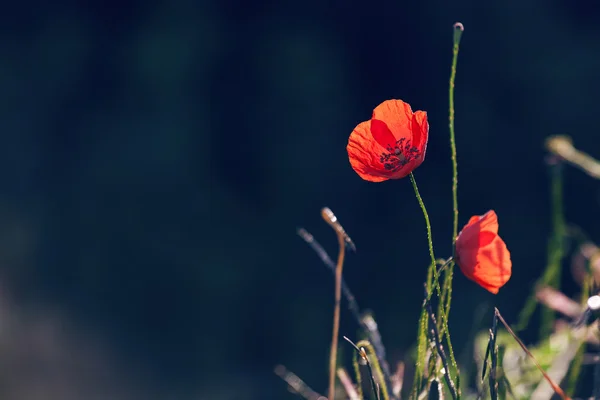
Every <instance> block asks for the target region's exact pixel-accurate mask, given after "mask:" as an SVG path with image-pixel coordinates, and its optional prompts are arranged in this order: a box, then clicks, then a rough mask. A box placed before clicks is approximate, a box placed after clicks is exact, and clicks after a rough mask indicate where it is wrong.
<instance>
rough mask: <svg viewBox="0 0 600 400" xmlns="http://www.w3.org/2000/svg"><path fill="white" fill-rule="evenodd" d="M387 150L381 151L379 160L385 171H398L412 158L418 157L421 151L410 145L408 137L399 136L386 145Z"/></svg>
mask: <svg viewBox="0 0 600 400" xmlns="http://www.w3.org/2000/svg"><path fill="white" fill-rule="evenodd" d="M386 150H387V152H383V153H381V155H380V156H379V161H380V162H381V163H382V164H383V167H384V168H385V169H386V171H390V172H398V171H399V170H400V169H401V168H402V167H404V166H405V165H406V164H408V163H409V162H410V161H412V160H416V159H419V158H420V157H421V152H420V151H419V149H417V148H416V147H414V146H412V145H411V143H410V139H409V140H406V138H400V139H398V140H397V141H396V143H394V145H393V146H392V145H389V144H388V145H387V146H386Z"/></svg>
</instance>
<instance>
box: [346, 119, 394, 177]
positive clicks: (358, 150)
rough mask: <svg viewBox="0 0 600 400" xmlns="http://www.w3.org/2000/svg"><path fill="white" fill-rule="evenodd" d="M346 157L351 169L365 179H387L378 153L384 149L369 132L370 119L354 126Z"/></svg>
mask: <svg viewBox="0 0 600 400" xmlns="http://www.w3.org/2000/svg"><path fill="white" fill-rule="evenodd" d="M346 150H348V158H349V159H350V165H352V169H353V170H354V171H355V172H356V173H357V174H358V176H360V177H361V178H363V179H364V180H366V181H370V182H383V181H386V180H388V179H389V173H388V176H386V175H385V170H384V169H383V165H382V164H381V162H379V155H380V154H381V152H383V151H385V149H384V148H382V147H381V146H380V145H379V144H378V143H377V142H376V141H375V140H374V139H373V135H372V134H371V121H365V122H361V123H360V124H358V125H357V126H356V128H354V130H353V131H352V133H351V134H350V138H349V139H348V146H347V147H346Z"/></svg>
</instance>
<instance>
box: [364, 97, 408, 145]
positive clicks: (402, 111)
mask: <svg viewBox="0 0 600 400" xmlns="http://www.w3.org/2000/svg"><path fill="white" fill-rule="evenodd" d="M371 119H373V120H379V121H383V122H385V124H386V125H387V128H388V130H389V131H390V132H391V133H392V135H393V136H394V138H395V140H394V142H395V141H396V140H398V139H401V138H406V139H412V135H413V130H412V120H413V112H412V109H411V108H410V105H409V104H408V103H405V102H403V101H402V100H386V101H384V102H383V103H381V104H380V105H378V106H377V107H376V108H375V109H374V110H373V117H371ZM376 140H377V139H376Z"/></svg>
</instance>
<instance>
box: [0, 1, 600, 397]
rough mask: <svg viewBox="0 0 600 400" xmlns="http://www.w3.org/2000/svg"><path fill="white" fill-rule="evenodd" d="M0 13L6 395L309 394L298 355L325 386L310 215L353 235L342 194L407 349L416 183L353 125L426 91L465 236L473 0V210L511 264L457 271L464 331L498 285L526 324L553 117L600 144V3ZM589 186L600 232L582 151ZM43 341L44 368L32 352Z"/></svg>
mask: <svg viewBox="0 0 600 400" xmlns="http://www.w3.org/2000/svg"><path fill="white" fill-rule="evenodd" d="M0 20H1V23H0V31H1V32H2V35H1V47H0V48H1V49H2V51H1V56H0V93H1V95H0V99H2V104H3V106H2V107H0V132H1V134H0V135H1V136H0V137H1V139H2V141H1V143H0V182H2V185H1V193H0V194H1V195H0V221H1V223H0V239H1V240H0V265H1V269H0V277H1V284H2V290H1V291H0V295H1V298H2V299H3V300H2V303H0V304H2V308H1V309H0V311H2V313H1V314H0V327H4V329H0V340H3V341H2V342H0V345H1V346H2V348H3V349H4V350H0V355H2V356H1V357H0V358H2V359H3V361H2V364H1V365H0V375H3V376H2V377H0V381H2V382H4V383H2V384H3V385H4V386H3V387H4V388H5V389H6V390H5V395H4V396H3V397H4V398H7V399H32V400H35V399H37V398H40V399H42V398H43V399H48V398H57V399H59V398H60V399H83V398H85V399H94V398H113V399H116V398H123V399H137V398H157V399H159V398H160V399H175V398H177V399H242V400H244V399H249V400H250V399H259V398H260V399H269V398H273V399H275V398H278V399H279V398H280V399H285V398H290V399H291V398H293V397H292V395H291V394H289V393H287V391H286V385H285V384H284V383H283V382H281V381H280V380H279V379H278V378H277V377H276V376H275V375H274V374H273V372H272V370H273V367H274V365H276V364H278V363H283V364H285V365H286V366H287V367H288V368H290V369H291V370H293V371H294V372H296V373H297V374H298V375H300V376H301V377H302V378H304V379H305V380H306V381H307V382H308V383H310V384H311V386H313V387H314V388H315V389H317V390H319V391H323V388H324V387H325V385H326V379H327V359H328V347H329V340H330V331H331V315H332V305H333V280H332V279H331V275H330V273H329V271H327V270H326V269H325V268H324V267H323V266H322V265H321V264H320V262H319V260H318V259H317V257H316V256H315V254H314V253H313V252H312V251H311V250H310V249H309V248H308V246H306V244H304V243H303V242H302V241H301V240H300V239H299V238H298V237H297V236H296V233H295V230H296V228H297V227H298V226H303V227H305V228H306V229H308V230H309V231H310V232H312V233H313V234H314V235H315V237H316V238H317V239H318V240H320V242H321V243H322V244H323V245H324V246H325V247H326V248H327V250H328V251H329V252H330V253H331V254H332V256H335V254H336V252H337V248H336V241H335V236H334V234H333V231H332V230H331V229H330V228H329V227H328V226H327V225H326V224H325V223H324V222H323V221H322V220H321V217H320V215H319V210H320V208H321V207H323V206H329V207H331V208H332V210H333V211H334V212H335V213H336V214H337V216H338V217H339V219H340V220H341V222H342V223H343V225H344V227H345V228H346V230H347V231H348V233H349V234H350V235H351V236H352V238H353V240H354V241H355V243H356V245H357V247H358V251H357V253H356V254H355V255H349V256H348V259H347V263H346V269H345V271H346V279H347V281H348V283H349V284H350V286H351V287H352V289H353V291H354V292H355V295H356V296H357V298H358V300H359V303H360V304H361V306H362V307H364V308H369V309H372V310H374V312H375V315H376V317H377V320H378V322H379V326H380V330H381V333H382V335H383V338H384V340H385V342H386V344H387V348H388V352H389V353H390V359H391V360H392V361H397V360H398V359H400V358H401V357H404V356H407V351H408V350H409V348H410V346H411V344H412V343H413V340H414V338H415V334H416V322H417V319H418V313H419V310H420V307H421V296H422V289H421V283H422V282H423V280H424V277H425V269H426V266H427V263H428V260H429V258H428V253H427V241H426V235H425V227H424V223H423V219H422V215H421V213H420V210H419V208H418V205H417V202H416V200H415V198H414V195H413V193H412V189H411V185H410V182H409V181H408V180H400V181H393V182H385V183H380V184H373V183H368V182H364V181H362V180H361V179H360V178H359V177H358V176H357V175H356V174H355V173H354V172H353V171H352V169H351V168H350V165H349V163H348V159H347V154H346V150H345V146H346V143H347V139H348V136H349V134H350V132H351V131H352V129H353V128H354V126H355V125H356V124H357V123H359V122H361V121H363V120H366V119H368V118H369V117H370V115H371V111H372V109H373V108H374V107H375V106H377V105H378V104H379V103H380V102H382V101H383V100H386V99H389V98H400V99H403V100H405V101H407V102H409V103H410V104H411V105H412V106H413V109H414V110H425V111H427V112H428V115H429V121H430V126H431V130H430V141H429V146H428V151H427V157H426V161H425V162H424V163H423V165H422V166H421V167H419V169H418V170H416V178H417V180H418V183H419V186H420V189H421V194H422V195H423V197H424V200H425V203H426V204H427V206H428V209H429V213H430V217H431V220H432V225H433V236H434V245H435V248H436V252H437V256H438V257H447V256H449V255H450V254H451V246H450V244H451V232H452V205H451V164H450V151H449V145H448V129H447V114H448V111H447V108H448V89H447V87H448V84H447V81H448V77H449V72H450V61H451V46H452V25H453V23H454V22H456V21H461V22H462V23H463V24H464V26H465V29H466V30H465V33H464V35H463V41H462V45H461V54H460V58H459V63H458V76H457V81H456V84H457V87H456V113H457V114H456V129H457V144H458V157H459V159H458V162H459V176H460V178H459V190H460V192H459V204H460V211H461V215H460V224H461V226H462V225H463V224H464V223H465V222H466V221H467V220H468V218H469V217H470V216H471V215H473V214H482V213H484V212H485V211H487V210H488V209H492V208H493V209H495V210H496V211H497V213H498V215H499V220H500V224H501V227H500V233H501V235H502V236H503V238H504V239H505V241H506V242H507V243H508V246H509V249H510V250H511V252H512V259H513V270H514V272H513V278H512V280H511V281H510V282H509V283H508V284H507V285H506V286H505V287H504V288H503V289H502V290H501V292H500V294H499V295H497V296H493V295H491V294H489V293H487V292H486V291H484V290H483V289H481V288H480V287H478V286H477V285H475V284H474V283H472V282H470V281H468V280H467V279H466V278H464V277H463V276H462V275H460V274H457V275H456V279H455V290H454V303H453V304H454V305H453V313H452V315H451V328H452V332H453V336H454V338H455V339H454V341H455V346H456V347H455V349H457V351H463V350H464V349H467V348H468V347H469V346H471V344H470V343H469V342H468V340H469V333H470V332H471V331H472V328H473V321H474V318H473V316H474V313H475V311H476V308H477V306H478V305H480V304H487V305H489V306H490V307H492V306H494V305H495V306H498V307H500V308H501V310H503V314H504V315H505V317H506V318H507V319H508V320H512V321H514V320H515V319H516V316H517V314H518V311H519V310H520V308H521V307H522V305H523V303H524V300H525V298H526V296H527V295H528V293H529V291H530V289H531V286H532V284H533V282H534V281H535V279H536V278H537V277H538V275H539V274H540V272H541V271H542V269H543V268H544V266H545V257H546V243H547V237H548V234H549V229H550V209H549V185H548V173H547V167H546V166H545V164H544V156H545V153H544V149H543V142H544V138H545V137H546V136H548V135H552V134H568V135H571V136H572V137H573V140H574V142H575V145H576V146H577V147H579V148H582V149H584V150H587V151H588V152H590V153H591V154H592V155H595V156H600V151H598V145H599V144H600V140H599V139H598V137H599V136H598V128H597V125H596V122H597V119H596V118H597V114H598V107H599V106H598V99H599V98H598V93H600V73H599V71H600V22H599V21H600V3H598V2H596V1H591V0H588V1H567V0H555V1H548V0H520V1H508V2H489V3H485V2H481V1H475V0H461V1H452V2H449V1H442V0H438V1H426V2H421V1H411V2H408V1H402V0H394V1H380V2H367V1H341V0H329V1H317V0H306V1H287V0H283V1H279V2H275V1H260V2H252V1H241V0H222V1H208V0H200V1H192V0H169V1H143V2H142V1H123V2H117V1H105V2H98V1H88V2H75V1H59V2H43V1H36V2H34V3H18V2H11V3H8V2H6V3H5V4H4V7H3V12H2V13H1V16H0ZM566 188H567V192H568V195H567V198H566V207H567V218H568V219H569V221H570V222H572V223H575V224H577V225H579V226H581V228H582V229H584V230H585V231H586V232H587V233H588V234H589V235H590V237H591V238H592V239H600V228H599V225H598V223H597V221H598V218H599V217H600V210H599V207H598V202H599V201H600V191H599V188H598V185H597V183H596V182H595V181H592V180H591V179H590V178H589V177H587V176H585V175H584V174H583V173H580V172H579V171H576V170H572V169H569V170H567V173H566ZM564 285H565V287H566V288H567V289H566V290H567V293H569V287H570V286H569V285H571V287H572V286H573V285H572V284H571V283H570V282H569V280H568V279H566V280H565V283H564ZM571 289H572V288H571ZM488 311H489V310H488ZM490 315H491V314H490ZM487 318H488V317H487V316H486V321H485V322H487V321H488V320H487ZM490 318H491V317H490ZM342 319H343V321H342V332H341V333H342V334H347V335H349V336H354V335H355V334H356V326H355V325H354V324H353V322H352V320H351V319H350V318H349V315H348V314H347V313H346V312H344V313H343V314H342ZM48 338H52V339H48ZM32 343H33V344H32ZM40 343H41V344H40ZM19 346H21V347H22V348H23V349H24V350H22V351H21V350H18V349H19V348H20V347H19ZM36 346H41V347H40V348H38V347H36ZM55 348H58V350H56V349H55ZM40 349H43V351H42V350H40ZM3 352H4V353H3ZM7 352H8V353H7ZM11 352H13V353H16V354H15V355H14V357H13V358H12V359H11V358H9V357H8V356H5V354H12V353H11ZM23 352H26V353H27V354H29V356H31V357H33V358H34V359H35V357H41V356H40V353H43V352H47V353H48V354H47V357H46V356H44V357H46V358H44V360H45V361H44V363H46V364H47V365H46V364H44V363H42V362H41V361H39V360H38V361H32V362H30V363H29V364H27V363H26V364H27V365H24V366H19V367H17V364H16V363H17V360H20V361H19V362H20V363H25V362H24V361H23V360H24V357H23V354H24V353H23ZM43 354H46V353H43ZM53 357H55V358H53ZM56 360H60V361H56ZM18 365H20V364H18ZM41 365H45V367H43V368H42V367H41ZM11 374H13V375H15V378H14V379H13V378H10V379H9V377H11V376H13V375H11ZM52 374H58V375H57V376H58V377H55V376H54V375H52ZM82 374H84V375H85V376H86V377H87V378H86V379H87V380H86V379H83V378H82V377H81V375H82ZM17 376H18V377H20V379H21V380H20V381H19V379H18V378H17ZM49 376H52V377H53V378H51V379H50V378H48V377H49ZM58 381H60V382H62V386H60V387H58V386H57V387H55V386H52V385H58V383H57V382H58ZM88 381H89V383H85V382H88ZM16 382H21V386H18V384H17V383H16ZM76 382H77V384H78V385H80V386H81V387H80V388H79V389H73V388H71V386H73V385H75V383H76ZM82 382H84V383H82ZM34 383H35V384H34ZM13 386H14V388H13ZM34 386H35V388H36V390H37V392H31V393H30V392H27V390H29V391H32V390H33V389H32V388H33V387H34ZM7 388H10V389H7ZM100 388H102V390H105V391H106V394H105V395H104V396H103V395H100V394H98V393H100V392H99V391H100ZM11 390H12V392H11ZM19 390H21V391H19ZM23 390H25V392H23ZM60 390H63V392H60ZM23 393H27V394H23ZM32 393H33V394H32ZM36 393H37V394H36ZM58 393H63V394H62V395H59V394H58ZM103 393H104V392H103ZM51 395H54V396H55V397H51ZM36 396H37V397H36ZM94 396H98V397H94ZM119 396H120V397H119Z"/></svg>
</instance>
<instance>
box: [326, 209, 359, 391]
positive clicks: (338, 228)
mask: <svg viewBox="0 0 600 400" xmlns="http://www.w3.org/2000/svg"><path fill="white" fill-rule="evenodd" d="M321 217H323V220H324V221H325V222H327V224H328V225H329V226H331V227H332V228H333V230H334V231H335V233H336V235H337V237H338V244H339V247H340V249H339V253H338V260H337V264H336V267H335V305H334V309H333V332H332V334H331V351H330V353H329V391H328V398H329V400H335V367H336V361H337V346H338V335H339V331H340V303H341V300H342V270H343V268H344V256H345V254H346V242H347V241H349V242H350V243H351V242H352V241H351V240H350V238H349V237H348V235H347V234H346V231H344V228H342V225H341V224H340V222H339V221H338V219H337V217H336V216H335V214H334V213H333V211H331V210H330V209H329V208H327V207H324V208H323V209H322V210H321Z"/></svg>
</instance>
